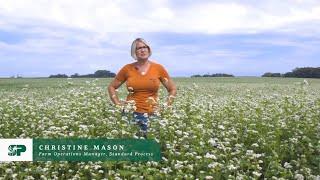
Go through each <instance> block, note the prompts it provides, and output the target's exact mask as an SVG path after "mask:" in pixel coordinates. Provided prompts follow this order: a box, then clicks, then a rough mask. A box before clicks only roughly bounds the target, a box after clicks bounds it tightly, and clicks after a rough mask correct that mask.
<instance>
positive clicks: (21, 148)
mask: <svg viewBox="0 0 320 180" xmlns="http://www.w3.org/2000/svg"><path fill="white" fill-rule="evenodd" d="M26 149H27V148H26V146H25V145H10V146H9V147H8V150H9V153H8V155H9V156H21V153H22V152H26Z"/></svg>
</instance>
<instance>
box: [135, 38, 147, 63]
mask: <svg viewBox="0 0 320 180" xmlns="http://www.w3.org/2000/svg"><path fill="white" fill-rule="evenodd" d="M136 56H137V59H138V60H146V59H148V58H149V48H148V46H147V45H145V44H144V43H143V42H139V41H138V42H137V44H136Z"/></svg>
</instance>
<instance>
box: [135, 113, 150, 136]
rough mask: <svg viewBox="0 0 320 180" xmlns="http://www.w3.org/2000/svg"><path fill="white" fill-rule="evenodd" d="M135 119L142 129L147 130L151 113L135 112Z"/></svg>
mask: <svg viewBox="0 0 320 180" xmlns="http://www.w3.org/2000/svg"><path fill="white" fill-rule="evenodd" d="M133 121H134V122H135V123H136V124H137V125H138V126H139V127H140V131H142V132H145V133H146V132H147V130H148V121H149V115H148V114H147V113H139V112H134V113H133Z"/></svg>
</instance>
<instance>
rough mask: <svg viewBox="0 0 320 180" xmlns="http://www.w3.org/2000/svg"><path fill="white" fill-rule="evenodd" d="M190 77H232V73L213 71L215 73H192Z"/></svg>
mask: <svg viewBox="0 0 320 180" xmlns="http://www.w3.org/2000/svg"><path fill="white" fill-rule="evenodd" d="M191 77H234V75H232V74H224V73H215V74H204V75H199V74H196V75H192V76H191Z"/></svg>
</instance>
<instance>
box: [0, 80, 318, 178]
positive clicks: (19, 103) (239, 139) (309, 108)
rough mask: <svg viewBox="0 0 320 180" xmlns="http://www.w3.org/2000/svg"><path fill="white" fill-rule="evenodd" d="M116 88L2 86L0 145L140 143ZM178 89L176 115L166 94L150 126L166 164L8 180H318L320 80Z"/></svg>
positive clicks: (9, 171) (48, 169)
mask: <svg viewBox="0 0 320 180" xmlns="http://www.w3.org/2000/svg"><path fill="white" fill-rule="evenodd" d="M110 81H111V79H0V91H1V92H0V119H1V123H0V138H60V137H81V138H98V137H104V138H138V137H136V136H135V133H136V132H137V127H136V126H134V125H132V124H130V123H129V122H130V119H131V116H130V115H129V114H130V112H132V111H133V108H134V107H133V104H130V103H129V104H128V105H127V106H126V107H124V108H125V109H124V110H125V111H126V112H127V114H128V115H125V116H123V115H122V108H119V107H115V106H113V105H111V101H110V100H109V97H108V95H107V91H106V87H107V85H108V83H109V82H110ZM174 81H175V82H176V84H177V87H178V95H177V97H176V99H175V103H174V105H173V106H172V107H167V106H166V104H165V103H164V102H165V98H166V96H167V94H166V91H165V89H163V88H162V89H161V90H160V91H159V95H160V107H161V108H160V111H159V112H157V116H156V117H154V118H152V120H151V121H150V123H149V125H150V128H149V134H148V138H150V139H155V140H156V141H157V142H158V143H159V144H160V146H161V153H162V161H160V162H125V161H123V162H122V161H121V162H116V161H106V162H65V161H61V162H53V161H52V162H51V161H47V162H1V163H0V179H103V178H106V179H175V178H177V179H197V178H198V179H278V178H283V179H299V180H300V179H301V180H302V179H320V167H319V166H320V80H319V79H307V80H304V79H295V78H176V79H174ZM126 93H127V91H126V89H125V87H124V86H123V87H121V88H120V89H119V90H118V94H119V95H120V97H121V98H122V99H125V97H126Z"/></svg>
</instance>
